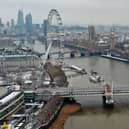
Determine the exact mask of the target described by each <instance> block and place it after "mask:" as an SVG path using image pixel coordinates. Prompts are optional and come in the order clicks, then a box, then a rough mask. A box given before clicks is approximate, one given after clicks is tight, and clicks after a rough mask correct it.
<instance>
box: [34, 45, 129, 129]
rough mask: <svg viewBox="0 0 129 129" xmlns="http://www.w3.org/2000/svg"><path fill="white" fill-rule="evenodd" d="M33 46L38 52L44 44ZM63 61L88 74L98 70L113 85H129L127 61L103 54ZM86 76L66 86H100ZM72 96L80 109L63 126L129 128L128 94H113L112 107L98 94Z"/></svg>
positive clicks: (107, 128)
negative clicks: (115, 59) (116, 59)
mask: <svg viewBox="0 0 129 129" xmlns="http://www.w3.org/2000/svg"><path fill="white" fill-rule="evenodd" d="M36 49H38V51H40V52H41V51H43V49H44V47H42V46H40V45H36ZM54 49H55V48H54ZM65 62H66V63H67V64H74V65H76V66H79V67H82V68H85V69H86V71H87V72H88V73H89V72H90V71H91V70H94V71H97V72H98V73H100V75H101V76H102V77H103V78H104V80H105V82H107V83H109V84H113V87H122V86H123V87H127V86H129V64H126V63H123V62H119V61H114V60H110V59H105V58H102V57H85V58H72V59H65ZM88 76H89V75H83V76H78V77H75V78H70V79H69V87H92V88H94V87H102V86H103V83H102V84H93V83H91V82H90V81H89V78H88ZM75 99H76V100H77V102H79V103H80V104H81V105H82V108H81V111H80V112H78V113H76V114H74V115H72V116H71V117H70V118H69V119H67V121H66V123H65V125H64V129H129V96H117V97H116V96H114V101H115V106H114V108H113V109H104V108H103V105H102V98H101V97H80V98H75Z"/></svg>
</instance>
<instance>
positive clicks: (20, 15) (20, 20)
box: [17, 10, 24, 34]
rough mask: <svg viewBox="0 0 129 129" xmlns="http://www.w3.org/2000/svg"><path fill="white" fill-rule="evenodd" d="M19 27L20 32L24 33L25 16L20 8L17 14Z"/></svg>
mask: <svg viewBox="0 0 129 129" xmlns="http://www.w3.org/2000/svg"><path fill="white" fill-rule="evenodd" d="M17 28H18V32H19V33H20V34H22V33H23V32H24V16H23V11H22V10H19V11H18V15H17Z"/></svg>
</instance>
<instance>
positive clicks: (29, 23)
mask: <svg viewBox="0 0 129 129" xmlns="http://www.w3.org/2000/svg"><path fill="white" fill-rule="evenodd" d="M25 28H26V32H28V33H32V32H33V25H32V15H31V13H29V14H27V15H26V17H25Z"/></svg>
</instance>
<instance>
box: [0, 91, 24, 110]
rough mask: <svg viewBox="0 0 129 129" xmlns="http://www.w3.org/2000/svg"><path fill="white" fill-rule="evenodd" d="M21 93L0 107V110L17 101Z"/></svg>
mask: <svg viewBox="0 0 129 129" xmlns="http://www.w3.org/2000/svg"><path fill="white" fill-rule="evenodd" d="M22 95H23V93H22V92H21V93H19V94H18V95H17V96H15V97H14V98H12V99H11V100H10V101H8V102H6V103H3V104H2V105H0V110H2V109H3V108H5V107H7V106H8V105H9V104H11V103H12V102H14V101H15V100H17V99H18V98H19V97H20V96H22Z"/></svg>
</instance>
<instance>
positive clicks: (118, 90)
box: [24, 84, 129, 106]
mask: <svg viewBox="0 0 129 129" xmlns="http://www.w3.org/2000/svg"><path fill="white" fill-rule="evenodd" d="M24 93H25V96H27V95H28V94H33V95H35V96H36V97H37V98H38V97H39V96H40V99H41V98H43V97H48V96H60V97H63V98H74V97H88V96H89V97H90V96H93V97H97V96H101V97H102V100H103V104H104V105H105V106H109V105H111V106H112V105H114V99H113V96H120V95H129V87H115V88H112V87H111V86H109V85H108V84H106V85H105V86H104V87H98V88H69V87H66V88H45V89H37V90H35V91H24ZM29 96H30V95H29Z"/></svg>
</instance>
